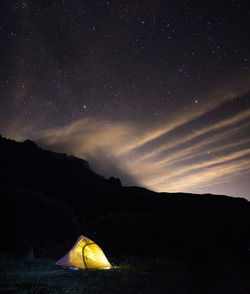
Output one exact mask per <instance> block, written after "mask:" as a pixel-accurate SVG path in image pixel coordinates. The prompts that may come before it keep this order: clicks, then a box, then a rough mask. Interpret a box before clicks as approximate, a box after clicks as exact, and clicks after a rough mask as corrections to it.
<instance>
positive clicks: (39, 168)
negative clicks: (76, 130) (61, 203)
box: [0, 137, 248, 212]
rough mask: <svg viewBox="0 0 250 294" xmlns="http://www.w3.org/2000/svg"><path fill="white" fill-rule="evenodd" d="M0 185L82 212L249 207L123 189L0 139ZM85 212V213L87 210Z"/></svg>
mask: <svg viewBox="0 0 250 294" xmlns="http://www.w3.org/2000/svg"><path fill="white" fill-rule="evenodd" d="M0 172H1V177H0V185H1V186H3V187H11V188H13V187H15V188H24V189H27V190H31V191H33V192H41V193H43V194H44V195H46V196H49V197H54V198H56V199H59V200H65V201H66V202H68V203H70V205H71V206H72V207H74V208H77V207H78V205H79V204H81V205H82V206H81V210H83V211H86V212H88V211H90V210H92V208H93V209H94V210H95V211H96V210H99V209H101V210H103V209H107V210H108V211H113V210H115V211H119V210H127V209H129V210H131V209H132V210H134V209H135V210H145V209H146V210H147V209H149V208H150V209H152V208H155V209H156V208H163V207H169V206H171V207H175V206H176V205H177V206H178V207H180V206H183V207H187V206H190V207H196V206H197V207H200V206H201V207H202V206H213V205H215V202H216V205H219V206H221V205H222V206H231V205H232V206H234V205H239V206H241V205H243V206H244V205H247V203H248V202H247V201H246V200H245V199H243V198H233V197H227V196H216V195H193V194H186V193H156V192H153V191H150V190H147V189H145V188H141V187H122V186H121V183H120V181H119V179H115V178H110V179H109V180H107V179H105V178H104V177H102V176H100V175H98V174H96V173H95V172H93V171H92V170H91V169H90V168H89V164H88V162H87V161H85V160H83V159H79V158H76V157H74V156H68V155H66V154H64V153H56V152H51V151H47V150H43V149H41V148H39V147H38V146H37V145H36V144H35V143H34V142H32V141H30V140H26V141H24V142H22V143H19V142H15V141H13V140H9V139H5V138H3V137H0ZM86 208H87V209H86Z"/></svg>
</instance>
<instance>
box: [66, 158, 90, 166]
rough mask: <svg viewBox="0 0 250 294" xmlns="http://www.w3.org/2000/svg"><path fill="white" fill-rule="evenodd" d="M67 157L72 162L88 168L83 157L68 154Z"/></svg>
mask: <svg viewBox="0 0 250 294" xmlns="http://www.w3.org/2000/svg"><path fill="white" fill-rule="evenodd" d="M68 158H69V160H70V161H71V162H74V163H76V164H79V165H82V166H84V167H86V168H88V169H89V163H88V161H87V160H84V159H81V158H78V157H75V156H74V155H70V156H68Z"/></svg>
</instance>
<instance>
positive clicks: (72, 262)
mask: <svg viewBox="0 0 250 294" xmlns="http://www.w3.org/2000/svg"><path fill="white" fill-rule="evenodd" d="M55 264H56V265H59V266H61V267H69V268H81V269H104V268H110V267H112V266H111V264H110V263H109V261H108V260H107V258H106V256H105V255H104V253H103V251H102V250H101V248H100V247H99V246H98V245H97V244H96V243H95V242H93V241H91V240H90V239H89V238H87V237H85V236H82V235H81V236H80V237H79V238H78V239H77V241H76V243H75V245H74V246H73V247H72V248H71V249H70V251H69V252H68V253H67V254H66V255H64V256H63V257H62V258H61V259H60V260H58V261H57V262H56V263H55Z"/></svg>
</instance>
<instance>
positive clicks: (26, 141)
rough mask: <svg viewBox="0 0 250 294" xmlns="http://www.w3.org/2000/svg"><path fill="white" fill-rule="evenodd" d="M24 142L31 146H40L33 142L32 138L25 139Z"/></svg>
mask: <svg viewBox="0 0 250 294" xmlns="http://www.w3.org/2000/svg"><path fill="white" fill-rule="evenodd" d="M23 144H24V145H25V146H28V147H30V148H38V146H37V145H36V143H35V142H33V141H31V140H29V139H27V140H25V141H24V142H23Z"/></svg>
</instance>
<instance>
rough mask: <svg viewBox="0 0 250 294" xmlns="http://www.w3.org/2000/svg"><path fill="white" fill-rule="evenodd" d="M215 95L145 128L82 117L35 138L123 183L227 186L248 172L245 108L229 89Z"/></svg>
mask: <svg viewBox="0 0 250 294" xmlns="http://www.w3.org/2000/svg"><path fill="white" fill-rule="evenodd" d="M219 94H220V93H217V94H216V95H218V96H217V97H216V98H217V99H215V94H213V95H214V96H213V99H212V102H209V103H207V104H206V103H205V104H203V105H201V106H200V108H193V109H190V111H188V112H187V113H184V114H181V113H180V114H179V115H178V116H176V115H175V116H174V119H173V118H170V119H168V120H165V121H164V122H163V121H162V120H161V121H159V122H157V123H156V124H154V125H151V126H150V127H149V126H148V125H146V124H145V125H143V124H141V125H139V124H136V125H135V124H133V123H131V122H125V121H124V122H121V121H120V122H112V123H110V124H107V123H106V121H104V120H102V119H97V118H83V119H80V120H77V121H75V122H73V123H71V124H70V125H68V126H67V127H63V128H62V127H58V128H50V129H46V130H44V131H43V132H40V133H39V136H38V137H37V142H38V143H39V144H40V145H42V146H43V147H46V148H49V149H52V150H55V151H60V152H67V153H70V154H74V155H76V156H79V157H82V158H85V159H87V160H89V161H90V164H91V166H92V167H93V168H94V170H96V171H97V172H99V173H101V174H104V175H106V176H107V177H108V176H111V175H113V176H118V177H120V178H121V179H122V181H123V182H124V183H125V184H138V185H142V186H146V187H148V188H150V189H153V190H156V191H171V192H177V191H187V192H188V191H193V190H194V189H195V190H196V191H199V192H202V191H203V192H204V190H203V188H204V187H210V188H211V187H214V186H215V185H217V184H221V183H224V184H225V187H226V185H227V183H229V182H230V181H232V179H234V178H235V176H237V177H240V176H244V177H245V175H249V174H250V170H249V166H250V139H249V128H250V109H249V108H242V107H238V106H237V105H238V104H237V99H236V97H234V95H233V93H229V94H227V95H223V97H222V98H220V97H219ZM232 97H234V99H236V104H235V109H233V111H232V107H231V105H230V103H231V102H228V100H229V101H231V100H230V99H231V98H232ZM219 98H220V99H219ZM239 99H240V98H239ZM244 99H249V95H246V97H245V98H244ZM239 105H242V103H239ZM247 105H249V104H247ZM228 107H229V109H231V111H228ZM209 117H211V118H212V119H211V121H210V120H209V119H208V118H209ZM204 122H205V123H204ZM212 122H213V123H212ZM24 130H25V128H24ZM225 193H227V190H226V189H225ZM244 193H245V194H246V192H244ZM228 194H230V193H228ZM245 196H247V195H245Z"/></svg>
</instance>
